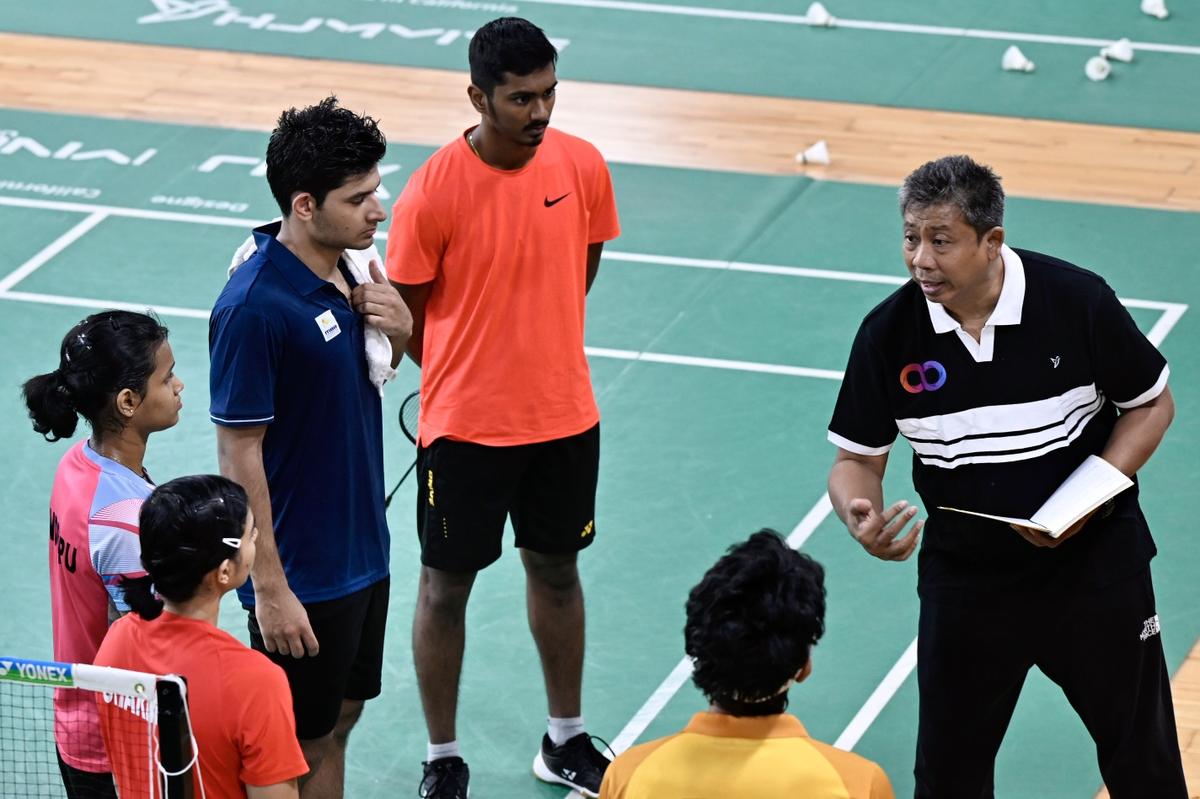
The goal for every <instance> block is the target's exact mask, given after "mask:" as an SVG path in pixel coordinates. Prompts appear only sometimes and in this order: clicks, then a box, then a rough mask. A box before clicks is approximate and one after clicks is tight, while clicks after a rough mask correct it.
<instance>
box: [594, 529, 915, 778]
mask: <svg viewBox="0 0 1200 799" xmlns="http://www.w3.org/2000/svg"><path fill="white" fill-rule="evenodd" d="M824 632H825V570H824V569H823V568H822V567H821V564H819V563H817V562H816V561H815V560H813V559H812V558H810V557H809V556H808V555H802V554H800V553H799V552H796V551H795V550H793V549H790V548H789V547H788V546H787V544H786V543H785V542H784V540H783V538H782V537H781V536H780V535H779V533H777V532H775V531H774V530H769V529H764V530H760V531H759V532H757V533H755V534H754V535H752V536H750V539H749V540H747V541H744V542H742V543H740V544H737V545H735V546H733V547H731V548H730V549H729V552H728V553H727V554H726V555H725V556H723V557H722V558H721V559H720V560H718V561H717V563H716V565H714V566H713V567H712V568H711V569H709V570H708V572H707V573H706V574H705V575H704V579H702V580H701V581H700V583H699V584H698V585H697V586H696V587H695V588H693V589H692V591H691V593H690V594H689V596H688V601H687V624H686V626H685V627H684V638H685V648H686V651H687V654H688V655H690V656H691V657H692V659H693V661H694V666H695V670H694V672H693V675H692V680H693V681H694V682H695V683H696V687H697V688H699V689H700V690H701V691H702V692H703V693H704V695H705V697H707V698H708V701H709V709H708V710H707V711H705V712H702V713H697V714H696V715H695V716H693V717H692V720H691V721H690V722H689V723H688V725H687V727H685V728H684V729H683V731H682V732H680V733H677V734H675V735H670V736H667V737H666V738H660V739H658V740H655V741H651V742H649V743H645V744H642V745H640V746H635V747H633V748H632V749H630V750H629V751H627V752H625V753H624V754H622V755H620V756H618V757H617V758H616V760H614V761H613V762H612V764H611V765H610V766H609V767H608V770H607V772H606V774H605V776H604V782H603V784H602V785H601V788H600V799H683V798H684V797H686V799H707V798H709V797H711V799H743V798H744V799H765V798H766V797H797V796H803V797H806V799H834V798H835V797H837V798H838V799H893V797H894V794H893V793H892V786H891V783H890V782H888V778H887V775H885V774H884V773H883V770H882V769H881V768H880V767H879V766H878V765H877V764H875V763H873V762H871V761H870V760H867V759H865V758H863V757H859V756H858V755H855V754H851V753H850V752H843V751H841V750H840V749H835V748H834V747H832V746H830V745H829V744H826V743H822V742H820V741H816V740H813V739H812V738H810V737H809V735H808V733H807V732H806V731H805V729H804V725H803V724H801V723H800V720H799V719H798V718H796V717H795V716H793V715H791V714H790V713H787V712H786V710H787V704H788V689H789V688H790V687H791V686H792V684H793V683H797V682H802V681H803V680H804V679H806V678H807V677H808V676H809V674H811V673H812V658H811V650H812V647H813V645H815V644H816V643H817V640H818V639H820V637H821V635H822V634H823V633H824Z"/></svg>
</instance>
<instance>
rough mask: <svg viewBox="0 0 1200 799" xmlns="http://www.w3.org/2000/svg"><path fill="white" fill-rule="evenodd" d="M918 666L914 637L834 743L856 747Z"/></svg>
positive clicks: (837, 745) (843, 747)
mask: <svg viewBox="0 0 1200 799" xmlns="http://www.w3.org/2000/svg"><path fill="white" fill-rule="evenodd" d="M916 666H917V639H916V638H914V639H913V640H912V643H911V644H909V645H908V649H905V650H904V654H903V655H901V656H900V659H899V660H897V661H896V664H895V665H894V666H892V668H891V669H890V670H889V671H888V673H887V676H885V677H884V678H883V682H881V683H879V685H878V686H877V687H876V688H875V690H874V691H872V692H871V695H870V696H869V697H867V701H866V702H864V703H863V706H862V707H860V708H859V709H858V712H857V713H855V714H854V718H852V719H851V720H850V723H849V724H847V725H846V729H844V730H842V734H841V735H839V736H838V737H837V740H836V741H834V742H833V745H834V746H836V747H837V748H838V749H844V750H846V751H847V752H849V751H851V750H852V749H854V747H855V745H856V744H857V743H858V742H859V740H860V739H861V738H862V737H863V734H864V733H866V731H867V730H868V729H869V728H870V726H871V725H872V724H874V723H875V719H877V718H879V714H880V713H881V712H882V711H883V709H884V708H885V707H887V703H888V702H890V701H892V697H893V696H895V695H896V692H897V691H899V690H900V686H901V685H903V684H904V681H905V680H907V679H908V675H910V674H912V670H913V669H914V668H916Z"/></svg>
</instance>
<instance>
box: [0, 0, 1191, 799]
mask: <svg viewBox="0 0 1200 799" xmlns="http://www.w3.org/2000/svg"><path fill="white" fill-rule="evenodd" d="M533 1H534V2H538V1H539V0H533ZM540 1H542V2H545V0H540ZM1197 49H1198V50H1200V48H1197ZM3 206H8V207H23V208H33V209H42V210H56V211H64V212H70V213H82V214H86V216H85V217H84V219H83V220H81V221H79V222H78V223H76V224H75V225H73V226H72V227H71V228H70V229H68V230H67V231H66V232H65V233H63V234H60V235H59V236H58V237H57V238H56V239H54V241H52V242H51V243H50V244H48V245H47V246H46V247H44V248H42V249H41V250H40V251H38V253H36V254H35V255H34V256H33V257H32V258H30V259H28V260H26V261H25V262H24V263H23V264H21V265H20V266H18V267H17V268H16V269H15V270H13V271H12V272H10V273H9V274H7V275H5V276H4V277H3V278H0V299H7V300H15V301H23V302H32V303H43V304H57V305H68V306H80V307H110V308H125V309H130V310H140V309H144V308H147V307H150V308H154V310H156V311H157V312H158V313H160V314H162V315H167V316H180V317H186V318H197V319H205V318H208V316H209V312H208V311H205V310H200V309H193V308H182V307H175V306H153V305H146V304H143V303H130V302H125V301H108V300H98V299H89V298H82V297H70V296H61V295H50V294H41V293H36V292H23V291H13V290H12V287H13V286H15V285H17V284H18V283H19V282H20V281H22V280H24V279H26V278H27V277H29V276H30V275H31V274H33V273H34V272H35V271H37V269H39V268H40V267H41V266H43V265H44V264H45V263H47V262H49V261H50V260H51V259H53V258H54V257H55V256H57V255H58V254H60V253H61V252H62V251H64V250H65V249H67V247H69V246H70V245H71V244H73V243H75V242H76V241H78V240H79V239H80V238H82V237H83V236H84V235H85V234H86V233H88V232H89V231H91V230H92V229H93V228H95V227H96V226H97V225H98V224H99V223H100V222H102V221H104V220H105V219H107V218H109V217H123V218H134V219H145V220H152V221H172V222H181V223H185V224H208V225H218V226H225V227H241V228H246V227H254V226H257V225H260V224H263V222H262V221H257V220H252V219H244V218H239V217H220V216H210V215H207V214H187V213H179V212H171V211H155V210H149V209H136V208H127V207H120V206H108V205H98V204H90V203H70V202H62V201H53V200H36V199H32V198H15V197H8V196H0V207H3ZM376 238H384V239H386V233H382V234H380V233H377V234H376ZM605 258H607V259H609V260H614V261H625V262H632V263H649V264H656V265H668V266H682V267H689V268H701V269H718V270H726V271H740V272H751V273H762V274H775V275H786V276H790V277H807V278H815V279H826V280H842V281H850V282H861V283H877V284H878V283H883V284H891V285H901V284H903V283H905V282H906V281H907V278H904V277H900V276H894V275H878V274H872V273H865V272H850V271H840V270H828V269H813V268H806V267H792V266H782V265H775V264H757V263H751V262H742V261H722V260H713V259H699V258H684V257H677V256H661V255H650V254H643V253H628V252H620V251H614V252H610V253H606V254H605ZM1119 299H1120V302H1121V303H1122V304H1123V305H1125V306H1126V307H1131V308H1144V309H1151V310H1158V311H1161V312H1162V313H1161V316H1160V317H1159V319H1157V320H1156V321H1155V323H1154V325H1153V326H1152V327H1151V329H1150V331H1149V332H1148V333H1147V334H1146V337H1147V339H1148V340H1150V342H1151V343H1152V344H1154V346H1155V347H1160V348H1161V345H1162V342H1163V341H1164V340H1165V339H1166V337H1167V335H1168V334H1169V333H1170V332H1171V331H1172V329H1173V328H1174V327H1175V325H1176V324H1177V323H1178V322H1179V320H1180V319H1181V318H1182V317H1183V315H1184V313H1186V312H1187V310H1188V308H1189V306H1188V305H1187V304H1186V303H1175V302H1164V301H1159V300H1142V299H1134V298H1128V299H1127V298H1119ZM585 350H586V351H588V354H589V355H593V356H597V357H609V358H618V359H624V360H640V361H646V362H657V363H671V364H681V365H694V366H706V367H710V368H718V369H734V370H739V371H751V372H766V373H775V374H789V375H795V376H803V377H817V378H825V379H835V380H840V379H841V378H842V376H843V373H841V372H835V371H833V370H822V369H811V368H807V367H796V366H787V365H782V364H763V363H756V362H748V361H733V360H725V359H715V358H703V357H697V356H686V355H670V354H664V353H652V352H644V351H635V350H615V349H607V348H595V347H585ZM831 511H832V504H831V503H830V500H829V495H828V494H827V493H825V494H822V497H821V499H819V500H818V501H817V504H816V505H814V506H813V508H812V509H811V510H809V512H808V513H807V514H805V516H804V518H803V519H802V520H801V521H800V523H799V524H798V525H797V526H796V528H795V529H794V530H793V531H792V533H791V534H790V535H789V536H788V539H787V543H788V545H789V546H791V547H792V548H794V549H798V548H799V547H800V546H801V545H803V543H804V542H805V541H806V540H807V539H808V537H809V536H811V535H812V533H813V532H814V531H815V530H816V528H817V527H818V526H819V525H820V524H821V523H822V522H823V521H824V520H825V519H826V518H827V517H828V515H829V513H830V512H831ZM917 642H918V639H917V638H914V639H913V640H912V642H911V643H910V644H909V645H908V647H907V648H906V649H905V651H904V652H903V653H901V655H900V657H899V659H898V660H897V661H896V662H895V664H893V666H892V667H891V669H889V671H888V673H887V674H886V675H885V676H884V678H883V680H882V681H881V682H880V684H879V685H878V686H876V688H875V690H874V691H872V693H871V695H870V696H869V697H868V698H867V700H866V702H864V704H863V705H862V706H861V707H860V708H859V710H858V712H857V713H856V714H855V715H854V717H853V718H852V719H851V721H850V723H849V724H848V725H847V726H846V728H845V729H844V730H843V731H842V733H841V734H840V735H839V736H838V738H837V740H836V741H835V743H834V746H836V747H838V748H841V749H845V750H847V751H850V750H852V749H853V747H854V746H855V745H857V743H858V742H859V741H860V740H861V738H862V736H863V735H865V734H866V732H867V731H868V730H869V729H870V727H871V725H872V724H873V723H874V722H875V720H876V719H877V718H878V716H879V714H880V713H881V712H882V711H883V709H884V708H885V707H886V706H887V705H888V704H889V703H890V702H891V699H892V698H893V697H894V696H895V694H896V692H898V691H899V689H900V687H901V686H902V685H903V684H904V683H905V682H906V681H907V679H908V677H909V675H911V674H912V672H913V670H914V669H915V667H916V648H917ZM691 672H692V667H691V661H690V660H689V659H688V658H687V657H684V658H683V659H682V660H681V661H680V662H679V663H678V664H676V666H675V668H674V669H672V670H671V672H670V674H668V675H667V677H666V678H665V679H664V680H663V682H662V683H661V684H660V685H659V686H658V687H657V688H656V689H655V691H654V692H653V693H651V695H650V697H649V698H648V699H647V700H646V702H645V703H643V705H642V707H641V708H639V710H638V711H637V712H636V713H635V714H634V717H633V718H632V719H630V721H629V722H627V723H626V725H625V727H624V728H623V729H622V730H621V732H620V733H619V734H618V736H617V738H615V739H614V740H613V744H612V748H613V750H614V751H615V752H617V753H618V754H619V753H620V752H621V751H624V749H625V748H628V746H630V745H631V744H632V743H633V742H634V741H636V740H637V737H638V736H639V735H641V733H642V732H644V731H645V729H646V728H647V727H648V726H649V725H650V723H651V722H652V721H653V720H654V718H656V717H657V715H658V713H659V712H661V710H662V708H663V707H665V706H666V704H667V703H668V702H669V701H670V699H671V698H672V697H674V695H675V694H676V693H677V692H678V691H679V689H680V688H681V687H682V685H683V683H684V682H686V681H687V679H688V677H689V676H690V675H691ZM577 796H579V795H578V794H577V793H576V792H574V791H572V792H570V793H568V794H567V797H577Z"/></svg>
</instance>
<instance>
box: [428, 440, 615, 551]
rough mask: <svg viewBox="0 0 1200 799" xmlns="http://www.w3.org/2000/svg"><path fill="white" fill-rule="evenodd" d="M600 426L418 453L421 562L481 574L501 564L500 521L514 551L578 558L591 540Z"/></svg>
mask: <svg viewBox="0 0 1200 799" xmlns="http://www.w3.org/2000/svg"><path fill="white" fill-rule="evenodd" d="M599 473H600V425H599V424H596V425H595V426H594V427H592V428H591V429H590V430H585V431H584V432H582V433H579V434H577V435H573V436H568V437H566V438H556V439H554V440H552V441H543V442H539V443H537V444H521V445H518V446H512V447H489V446H485V445H483V444H472V443H470V442H467V441H454V440H451V439H448V438H439V439H437V440H436V441H434V442H432V443H431V444H430V445H429V446H428V447H418V448H417V476H418V479H419V485H418V486H417V534H418V535H419V536H420V539H421V562H422V563H423V564H425V565H426V566H429V567H432V568H434V569H441V570H443V571H452V572H469V571H478V570H480V569H482V568H483V567H485V566H487V565H488V564H490V563H493V562H495V560H496V559H497V558H499V557H500V549H501V546H500V545H501V539H502V538H503V536H504V520H505V518H506V517H508V516H511V517H512V523H513V529H514V530H515V532H516V545H517V546H518V547H521V548H522V549H528V550H531V551H533V552H540V553H543V554H561V553H567V552H577V551H579V550H581V549H583V548H584V547H586V546H588V545H589V544H591V543H592V541H593V540H594V539H595V538H596V523H595V516H596V480H597V478H598V476H599Z"/></svg>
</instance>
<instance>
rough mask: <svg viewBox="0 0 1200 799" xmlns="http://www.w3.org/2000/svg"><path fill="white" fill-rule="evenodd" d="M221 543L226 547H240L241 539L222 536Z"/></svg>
mask: <svg viewBox="0 0 1200 799" xmlns="http://www.w3.org/2000/svg"><path fill="white" fill-rule="evenodd" d="M221 543H222V544H224V545H225V546H227V547H233V548H234V549H241V548H242V539H240V538H222V539H221Z"/></svg>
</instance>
